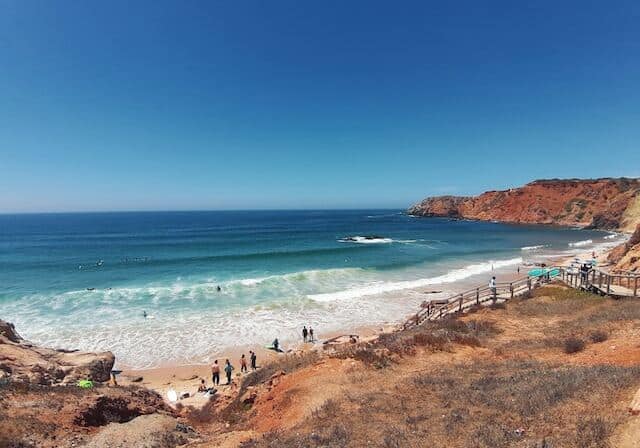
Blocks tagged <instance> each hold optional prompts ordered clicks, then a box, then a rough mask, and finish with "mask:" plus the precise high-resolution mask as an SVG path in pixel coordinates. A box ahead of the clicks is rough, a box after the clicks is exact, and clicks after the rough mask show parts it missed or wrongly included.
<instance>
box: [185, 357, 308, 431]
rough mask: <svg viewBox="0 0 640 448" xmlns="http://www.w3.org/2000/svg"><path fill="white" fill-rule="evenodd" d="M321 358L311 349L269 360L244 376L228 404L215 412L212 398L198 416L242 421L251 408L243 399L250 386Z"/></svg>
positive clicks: (233, 422) (232, 421)
mask: <svg viewBox="0 0 640 448" xmlns="http://www.w3.org/2000/svg"><path fill="white" fill-rule="evenodd" d="M319 358H320V355H319V354H318V353H317V352H315V351H311V352H304V353H299V354H293V355H283V356H280V357H278V358H276V359H275V360H273V361H270V362H268V363H267V364H264V365H263V366H260V368H259V369H258V370H256V371H254V372H251V373H249V374H248V375H247V376H245V377H244V378H242V382H241V383H240V388H239V392H238V394H237V395H236V397H235V399H234V400H233V401H232V402H231V403H230V404H229V405H228V406H226V407H224V408H223V409H221V410H220V411H219V412H215V411H213V409H214V408H215V401H214V400H212V401H210V403H208V404H207V405H206V406H205V407H204V408H203V410H202V411H201V412H200V413H199V415H198V416H197V419H198V421H200V422H207V421H209V422H210V421H213V420H214V419H222V420H224V421H225V422H227V423H232V424H238V423H241V422H242V421H243V420H244V419H245V418H246V413H245V411H247V410H249V409H250V407H247V406H245V405H244V404H243V403H242V400H241V398H242V396H243V394H244V392H246V390H247V388H248V387H250V386H256V385H258V384H262V383H265V382H266V381H267V380H269V379H270V378H271V377H272V376H273V375H274V374H275V373H277V372H280V371H284V372H286V373H288V374H289V373H292V372H295V371H296V370H299V369H302V368H304V367H307V366H310V365H312V364H314V363H316V362H317V361H318V359H319Z"/></svg>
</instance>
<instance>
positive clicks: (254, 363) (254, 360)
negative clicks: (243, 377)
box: [249, 351, 258, 370]
mask: <svg viewBox="0 0 640 448" xmlns="http://www.w3.org/2000/svg"><path fill="white" fill-rule="evenodd" d="M249 353H251V370H256V369H257V367H256V360H257V358H258V357H257V356H256V352H254V351H250V352H249Z"/></svg>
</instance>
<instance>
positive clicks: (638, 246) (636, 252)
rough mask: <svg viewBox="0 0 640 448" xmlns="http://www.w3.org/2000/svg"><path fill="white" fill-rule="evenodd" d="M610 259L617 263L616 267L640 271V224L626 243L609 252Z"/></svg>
mask: <svg viewBox="0 0 640 448" xmlns="http://www.w3.org/2000/svg"><path fill="white" fill-rule="evenodd" d="M609 261H610V262H612V263H615V267H616V269H620V270H623V271H633V272H640V224H638V226H637V227H636V231H635V232H633V235H631V238H629V240H628V241H627V242H626V243H624V244H621V245H620V246H618V247H616V248H614V249H613V250H612V251H611V252H610V253H609Z"/></svg>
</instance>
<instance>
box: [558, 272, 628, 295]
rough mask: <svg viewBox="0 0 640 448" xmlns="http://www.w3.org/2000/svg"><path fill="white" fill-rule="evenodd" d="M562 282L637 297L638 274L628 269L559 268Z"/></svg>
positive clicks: (608, 293) (604, 292)
mask: <svg viewBox="0 0 640 448" xmlns="http://www.w3.org/2000/svg"><path fill="white" fill-rule="evenodd" d="M560 277H561V279H562V281H563V282H565V283H566V284H567V285H569V286H572V287H574V288H581V289H587V290H594V291H596V292H599V293H601V294H607V295H613V296H616V297H638V294H639V293H640V274H639V273H636V272H630V271H611V272H609V271H605V270H602V269H591V270H590V271H589V272H588V273H583V272H580V271H579V270H577V271H576V270H569V269H566V268H561V274H560Z"/></svg>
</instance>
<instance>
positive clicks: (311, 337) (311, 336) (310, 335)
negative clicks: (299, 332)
mask: <svg viewBox="0 0 640 448" xmlns="http://www.w3.org/2000/svg"><path fill="white" fill-rule="evenodd" d="M309 341H310V342H313V328H311V327H309Z"/></svg>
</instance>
